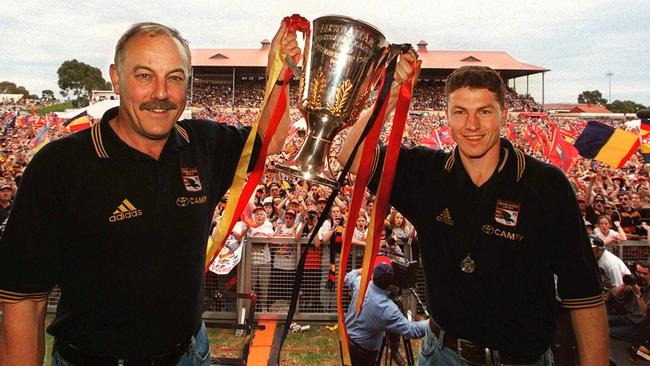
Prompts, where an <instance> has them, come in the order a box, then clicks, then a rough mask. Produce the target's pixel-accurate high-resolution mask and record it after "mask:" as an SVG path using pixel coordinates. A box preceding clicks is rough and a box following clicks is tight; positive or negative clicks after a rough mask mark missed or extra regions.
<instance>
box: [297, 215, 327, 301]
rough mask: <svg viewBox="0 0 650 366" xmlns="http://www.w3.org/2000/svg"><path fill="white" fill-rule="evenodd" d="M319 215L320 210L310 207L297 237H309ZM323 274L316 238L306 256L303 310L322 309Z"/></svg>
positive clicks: (318, 242) (300, 225) (318, 243)
mask: <svg viewBox="0 0 650 366" xmlns="http://www.w3.org/2000/svg"><path fill="white" fill-rule="evenodd" d="M319 216H320V212H319V211H318V209H316V207H315V206H314V207H310V208H308V209H307V215H306V216H305V219H304V221H303V222H301V223H300V224H299V225H298V228H297V229H296V236H295V239H296V240H301V239H303V240H307V239H309V237H311V235H312V233H313V232H314V229H315V228H316V223H317V222H318V218H319ZM322 275H323V271H322V267H321V247H320V241H318V240H314V245H313V246H312V247H310V248H309V249H307V258H305V271H304V274H303V286H302V294H303V297H302V304H303V311H311V312H317V311H319V310H321V301H320V288H321V280H322Z"/></svg>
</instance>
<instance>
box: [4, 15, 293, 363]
mask: <svg viewBox="0 0 650 366" xmlns="http://www.w3.org/2000/svg"><path fill="white" fill-rule="evenodd" d="M278 48H281V50H282V53H283V56H287V55H288V56H291V57H293V58H294V59H296V58H297V57H299V55H300V49H299V48H298V46H297V42H296V35H295V33H294V32H290V31H287V28H286V26H285V25H284V23H283V25H282V26H281V27H280V29H279V30H278V33H277V34H276V36H275V37H274V39H273V42H272V45H271V48H270V51H269V60H270V61H271V62H272V61H273V59H274V55H275V52H276V51H277V50H278ZM285 67H286V66H285ZM190 71H191V56H190V50H189V47H188V44H187V41H185V40H184V39H183V38H182V37H181V35H180V34H179V33H178V31H176V30H175V29H173V28H170V27H167V26H164V25H161V24H157V23H140V24H135V25H134V26H133V27H131V29H129V30H128V31H127V32H126V33H124V35H123V36H122V37H121V38H120V40H119V42H118V44H117V46H116V50H115V63H114V64H113V65H111V68H110V76H111V80H112V82H113V87H114V90H115V93H116V94H119V96H120V105H119V107H118V108H114V109H111V110H109V111H107V112H106V113H105V114H104V116H103V118H102V119H101V122H99V123H97V124H95V125H93V126H92V127H91V128H90V129H87V130H85V131H82V132H80V133H76V134H73V135H70V136H67V137H65V138H62V139H60V140H57V141H53V142H51V143H49V144H48V145H47V146H45V147H44V148H43V149H42V150H41V151H40V152H39V153H38V154H37V155H36V156H35V157H34V159H33V160H32V161H31V163H30V165H29V167H28V168H27V170H26V171H25V174H24V177H23V180H22V182H21V186H20V189H19V191H18V194H17V198H16V202H15V207H14V211H13V212H12V215H11V218H10V219H9V222H8V224H7V229H6V231H5V235H4V237H3V239H2V241H1V242H0V301H2V302H4V303H5V307H4V314H3V318H2V323H1V326H0V364H1V365H38V364H42V362H43V352H44V342H43V340H44V333H43V324H44V319H45V311H46V305H47V303H46V302H47V297H48V294H49V292H50V290H51V289H52V287H53V286H54V285H58V286H59V288H60V289H61V299H60V302H59V305H58V308H57V315H56V317H55V319H54V321H53V322H52V323H51V325H50V326H49V327H48V332H49V333H50V334H52V335H54V337H55V338H56V340H55V344H54V351H53V364H55V365H118V364H119V365H122V364H124V365H145V364H146V365H177V364H178V365H209V363H210V357H209V356H210V352H209V347H208V339H207V333H206V330H205V326H204V324H203V322H202V319H201V315H202V312H203V278H204V276H203V275H204V270H203V267H204V263H205V253H206V247H205V242H206V238H207V237H208V233H209V230H210V225H211V218H212V213H213V211H214V209H215V206H216V204H217V203H218V202H219V200H220V198H221V197H222V196H223V195H224V193H225V192H226V190H227V189H228V188H229V186H230V184H231V182H232V180H233V175H234V172H235V168H236V164H237V161H238V158H239V155H240V153H241V151H242V149H243V146H244V142H245V141H246V138H247V136H248V133H249V131H250V129H238V128H235V127H231V126H225V125H222V124H217V123H215V122H213V121H201V120H183V121H179V120H178V119H179V117H180V116H181V114H182V112H183V110H184V109H185V105H186V96H187V87H188V80H189V77H190ZM281 75H282V73H281ZM279 89H280V88H279V87H277V86H276V87H274V90H273V92H272V95H271V97H270V101H269V103H268V104H267V105H269V106H273V105H275V101H277V99H278V96H279V94H280V93H279ZM272 112H273V111H272V108H268V110H264V111H262V118H261V121H260V125H259V130H258V136H257V142H256V149H259V146H260V142H261V139H262V138H263V137H264V135H265V133H266V131H267V128H268V124H269V120H270V116H271V114H272ZM287 130H288V108H287V113H285V115H284V118H283V120H282V122H281V123H280V126H279V128H278V131H277V133H276V134H275V135H274V138H273V140H272V142H271V144H270V146H269V153H271V154H273V153H276V152H279V151H280V149H281V147H282V145H283V143H284V138H285V136H286V134H287ZM253 156H255V153H253ZM32 223H33V224H32Z"/></svg>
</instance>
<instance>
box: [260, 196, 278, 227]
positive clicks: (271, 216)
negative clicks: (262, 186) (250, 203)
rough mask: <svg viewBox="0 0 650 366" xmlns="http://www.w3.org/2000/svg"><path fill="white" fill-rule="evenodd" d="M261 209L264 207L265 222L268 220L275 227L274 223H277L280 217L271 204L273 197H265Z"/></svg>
mask: <svg viewBox="0 0 650 366" xmlns="http://www.w3.org/2000/svg"><path fill="white" fill-rule="evenodd" d="M262 207H264V212H266V218H267V220H269V221H270V222H271V223H272V224H274V226H275V223H276V222H277V221H278V219H279V218H280V217H279V215H278V211H277V208H276V207H275V205H274V204H273V197H271V196H268V197H265V198H264V199H263V200H262ZM278 223H279V222H278Z"/></svg>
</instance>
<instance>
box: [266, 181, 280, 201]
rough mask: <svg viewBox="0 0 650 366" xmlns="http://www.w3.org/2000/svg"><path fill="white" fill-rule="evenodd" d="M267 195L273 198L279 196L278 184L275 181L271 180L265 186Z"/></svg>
mask: <svg viewBox="0 0 650 366" xmlns="http://www.w3.org/2000/svg"><path fill="white" fill-rule="evenodd" d="M267 191H268V195H269V196H271V197H273V198H279V197H280V193H281V190H280V185H279V184H278V183H277V182H271V183H269V185H268V187H267Z"/></svg>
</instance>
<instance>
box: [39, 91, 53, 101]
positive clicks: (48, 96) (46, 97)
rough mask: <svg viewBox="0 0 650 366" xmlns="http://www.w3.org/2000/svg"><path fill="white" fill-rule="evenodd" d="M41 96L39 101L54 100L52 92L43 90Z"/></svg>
mask: <svg viewBox="0 0 650 366" xmlns="http://www.w3.org/2000/svg"><path fill="white" fill-rule="evenodd" d="M41 95H42V97H41V99H43V100H53V99H54V92H53V91H51V90H50V89H45V90H43V92H42V93H41Z"/></svg>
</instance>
